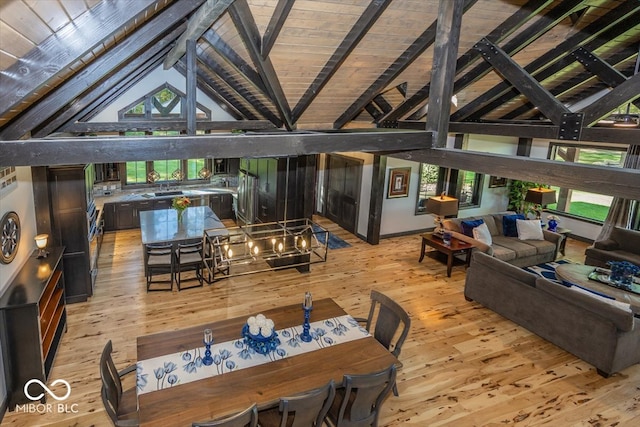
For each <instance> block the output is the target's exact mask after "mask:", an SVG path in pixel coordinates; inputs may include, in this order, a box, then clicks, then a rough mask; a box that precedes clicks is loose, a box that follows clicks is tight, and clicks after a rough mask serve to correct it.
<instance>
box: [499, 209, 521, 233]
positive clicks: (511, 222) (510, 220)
mask: <svg viewBox="0 0 640 427" xmlns="http://www.w3.org/2000/svg"><path fill="white" fill-rule="evenodd" d="M518 219H525V218H524V215H523V214H514V215H504V216H503V217H502V234H503V235H504V236H507V237H518V228H517V226H516V220H518Z"/></svg>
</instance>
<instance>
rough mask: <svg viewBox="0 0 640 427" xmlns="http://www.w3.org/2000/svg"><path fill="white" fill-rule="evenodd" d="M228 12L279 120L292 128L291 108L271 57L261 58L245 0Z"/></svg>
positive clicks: (258, 33)
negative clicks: (276, 110)
mask: <svg viewBox="0 0 640 427" xmlns="http://www.w3.org/2000/svg"><path fill="white" fill-rule="evenodd" d="M229 13H230V15H231V19H232V20H233V23H234V24H235V26H236V29H237V30H238V33H239V34H240V38H241V39H242V41H243V42H244V44H245V46H246V48H247V51H248V52H249V56H250V57H251V60H252V61H253V64H254V65H255V67H256V69H257V70H258V74H260V76H261V77H262V79H263V81H264V83H265V86H266V87H267V90H268V92H269V95H270V97H271V101H272V102H273V103H274V105H275V106H276V108H277V109H278V112H279V114H280V117H281V120H282V122H283V123H284V125H285V127H286V128H287V129H288V130H292V129H293V128H294V123H293V121H292V119H291V108H290V107H289V104H288V102H287V98H286V96H285V94H284V91H283V90H282V86H281V85H280V81H279V80H278V75H277V74H276V71H275V69H274V68H273V64H272V63H271V59H269V58H268V57H267V58H264V59H263V58H262V55H261V53H260V52H261V48H260V45H261V43H262V39H261V37H260V32H259V31H258V26H257V25H256V22H255V20H254V18H253V15H252V13H251V9H250V8H249V5H248V4H247V1H246V0H235V1H234V2H233V4H232V5H231V6H230V7H229Z"/></svg>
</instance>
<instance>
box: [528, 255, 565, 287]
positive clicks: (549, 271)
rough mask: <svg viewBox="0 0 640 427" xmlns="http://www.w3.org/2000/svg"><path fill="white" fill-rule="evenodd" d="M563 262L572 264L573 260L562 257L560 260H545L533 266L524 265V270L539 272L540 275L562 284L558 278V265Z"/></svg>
mask: <svg viewBox="0 0 640 427" xmlns="http://www.w3.org/2000/svg"><path fill="white" fill-rule="evenodd" d="M562 264H571V261H567V260H564V259H561V260H559V261H554V262H545V263H543V264H538V265H532V266H531V267H523V270H525V271H528V272H530V273H533V274H537V275H538V276H540V277H544V278H545V279H549V280H551V281H552V282H556V283H559V284H562V283H561V282H560V281H559V280H558V279H557V278H556V267H558V266H559V265H562Z"/></svg>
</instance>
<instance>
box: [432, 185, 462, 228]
mask: <svg viewBox="0 0 640 427" xmlns="http://www.w3.org/2000/svg"><path fill="white" fill-rule="evenodd" d="M426 211H427V212H428V213H432V214H434V215H435V216H436V218H435V220H434V222H435V224H436V228H435V230H434V232H433V233H434V235H436V236H442V235H443V234H444V228H443V227H442V218H443V217H446V216H451V215H457V214H458V199H456V198H455V197H449V196H447V195H445V194H444V193H443V194H441V195H440V196H436V197H429V198H428V199H427V206H426Z"/></svg>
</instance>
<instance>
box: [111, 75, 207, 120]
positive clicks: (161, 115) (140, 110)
mask: <svg viewBox="0 0 640 427" xmlns="http://www.w3.org/2000/svg"><path fill="white" fill-rule="evenodd" d="M186 118H187V116H186V95H185V94H184V93H182V92H180V91H179V90H177V89H176V88H174V87H173V86H171V85H170V84H169V83H165V84H163V85H162V86H160V87H157V88H156V89H154V90H152V91H151V92H149V93H148V94H146V95H145V96H143V97H142V98H139V99H137V100H135V101H134V102H132V103H131V104H129V105H127V106H126V107H124V108H123V109H121V110H120V111H118V120H119V121H122V120H169V119H183V120H186ZM196 120H211V110H209V109H208V108H206V107H205V106H203V105H201V104H200V103H196Z"/></svg>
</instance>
